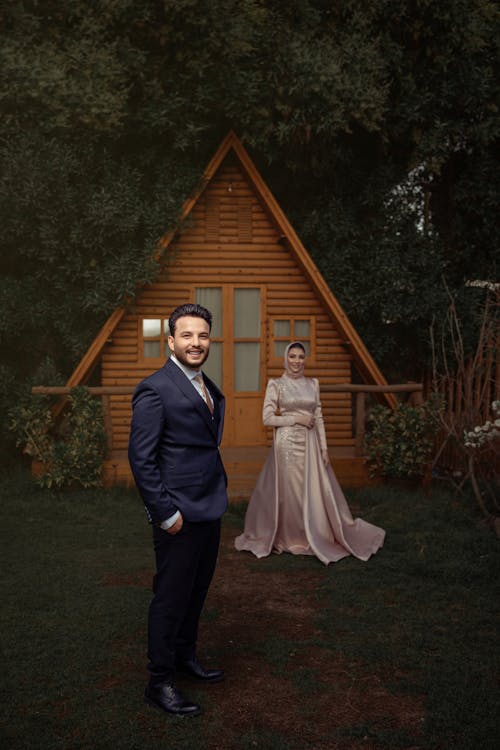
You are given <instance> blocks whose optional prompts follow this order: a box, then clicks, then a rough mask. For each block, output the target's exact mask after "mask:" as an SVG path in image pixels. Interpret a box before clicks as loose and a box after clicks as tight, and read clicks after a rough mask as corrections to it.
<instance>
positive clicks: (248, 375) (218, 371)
mask: <svg viewBox="0 0 500 750" xmlns="http://www.w3.org/2000/svg"><path fill="white" fill-rule="evenodd" d="M194 297H195V301H196V302H198V303H199V304H201V305H204V306H205V307H207V308H208V309H209V310H210V311H211V312H212V313H213V324H212V335H211V345H210V356H209V358H208V360H207V362H206V364H205V365H204V368H203V369H204V370H205V372H206V373H207V375H208V376H209V377H210V378H212V380H214V381H215V382H216V383H217V385H218V386H219V387H220V388H221V390H222V391H223V393H224V395H225V397H226V419H225V427H224V441H223V444H224V445H225V446H242V445H263V444H264V443H265V431H264V427H263V425H262V401H263V397H264V391H265V368H264V361H263V352H264V349H265V347H264V342H265V327H264V321H265V316H264V299H263V293H262V289H261V288H260V287H250V286H245V285H241V286H239V285H233V284H227V285H224V286H221V287H196V289H195V294H194Z"/></svg>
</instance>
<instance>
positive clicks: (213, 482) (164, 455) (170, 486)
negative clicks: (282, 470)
mask: <svg viewBox="0 0 500 750" xmlns="http://www.w3.org/2000/svg"><path fill="white" fill-rule="evenodd" d="M203 377H204V381H205V384H206V385H207V387H208V389H209V391H210V394H211V396H212V399H213V402H214V413H213V417H212V415H211V414H210V411H209V409H208V407H207V405H206V404H205V402H204V401H203V399H202V398H201V396H200V395H199V393H198V392H197V390H196V389H195V388H194V386H193V385H192V384H191V383H190V382H189V379H188V378H187V377H186V376H185V374H184V373H183V372H182V370H181V369H180V368H179V367H178V366H177V365H176V364H175V363H174V362H172V361H170V360H167V362H166V363H165V365H164V366H163V367H162V368H161V370H158V371H157V372H155V373H153V374H152V375H150V376H149V377H148V378H145V380H143V381H142V382H141V383H139V385H138V386H137V388H136V389H135V392H134V395H133V397H132V406H133V414H132V424H131V428H130V441H129V452H128V455H129V462H130V467H131V469H132V473H133V475H134V479H135V482H136V484H137V487H138V489H139V492H140V494H141V496H142V499H143V500H144V504H145V506H146V512H147V515H148V518H149V521H150V522H152V523H154V524H159V523H162V522H163V521H165V520H166V519H167V518H169V517H170V516H172V515H173V514H174V513H175V512H176V511H177V510H179V511H180V512H181V514H182V516H183V518H184V519H185V520H186V521H212V520H215V519H217V518H220V517H221V516H222V514H223V513H224V511H225V510H226V508H227V491H226V487H227V477H226V472H225V470H224V466H223V464H222V460H221V457H220V454H219V445H220V441H221V438H222V429H223V425H224V396H223V395H222V393H221V392H220V390H219V389H218V388H217V386H216V385H215V383H213V382H212V381H211V380H210V379H209V378H207V377H206V376H205V375H204V376H203Z"/></svg>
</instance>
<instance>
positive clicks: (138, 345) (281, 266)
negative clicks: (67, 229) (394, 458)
mask: <svg viewBox="0 0 500 750" xmlns="http://www.w3.org/2000/svg"><path fill="white" fill-rule="evenodd" d="M200 185H201V187H200V188H199V189H198V190H197V192H196V194H195V195H193V196H192V197H191V198H190V199H189V200H187V202H186V203H185V205H184V209H183V219H185V220H188V221H185V222H183V224H182V226H183V228H182V229H181V230H180V231H178V232H176V233H169V234H167V235H165V237H164V238H163V239H162V241H161V252H162V255H161V257H162V259H163V260H162V262H161V270H160V273H159V276H158V278H157V280H156V282H155V283H153V284H151V285H148V286H146V287H145V288H143V289H142V291H141V292H140V294H139V295H138V296H137V299H136V302H135V304H134V305H133V307H131V308H130V309H121V308H120V309H117V310H116V311H115V312H114V313H113V314H112V315H111V316H110V318H109V320H108V321H107V322H106V323H105V325H104V326H103V328H102V330H101V331H100V332H99V334H98V336H97V337H96V339H95V340H94V342H93V343H92V345H91V346H90V347H89V349H88V351H87V353H86V354H85V356H84V357H83V359H82V360H81V362H80V363H79V365H78V367H77V368H76V370H75V372H74V373H73V375H72V376H71V378H70V379H69V381H68V383H67V385H68V386H75V385H81V384H84V383H85V382H86V381H87V379H88V377H89V375H90V373H91V372H92V371H93V369H94V367H95V365H96V364H97V363H98V361H99V360H100V363H101V379H102V386H122V387H123V386H128V387H133V386H135V385H136V384H137V383H138V382H139V381H140V380H141V379H142V378H143V377H145V376H146V375H148V374H150V373H151V372H153V371H154V370H156V369H158V368H159V367H161V365H162V364H163V363H164V361H165V357H166V356H167V355H168V348H167V343H166V338H167V320H168V316H169V314H170V312H171V311H172V310H173V308H174V307H176V306H177V305H179V304H182V303H184V302H193V301H195V302H200V303H201V304H204V305H205V306H206V307H208V308H209V309H210V310H211V311H212V312H213V314H214V324H213V329H212V344H211V352H210V358H209V360H208V362H207V363H206V366H205V368H204V369H205V370H206V371H207V374H209V376H210V377H211V378H213V379H214V380H215V381H216V382H217V383H218V384H219V385H220V386H221V388H222V390H223V391H224V393H225V396H226V403H227V406H226V422H225V432H224V441H223V446H222V447H223V451H224V452H225V462H226V464H227V465H228V463H229V465H228V470H229V471H228V473H229V474H230V475H231V472H232V471H233V472H235V473H237V472H239V474H240V475H247V476H248V478H249V482H252V481H253V475H255V472H256V471H257V470H258V468H259V466H260V465H261V464H262V462H263V459H264V455H265V450H264V449H265V448H266V446H269V445H270V444H271V439H272V432H271V431H270V430H266V429H265V428H264V427H263V425H262V417H261V415H262V403H263V397H264V392H265V387H266V382H267V380H268V378H269V377H276V376H278V375H280V374H281V373H282V371H283V366H282V363H283V351H284V348H285V346H286V345H287V343H289V342H290V341H292V340H297V339H298V340H300V341H302V342H304V344H305V345H306V347H307V349H308V353H309V357H308V362H307V374H308V375H310V376H313V377H318V378H319V380H320V384H321V386H325V387H327V386H328V385H329V384H340V383H343V384H345V383H351V382H352V370H353V368H354V369H355V370H356V371H357V372H358V374H359V376H360V377H361V379H362V380H363V381H364V382H365V383H367V384H372V385H386V381H385V379H384V378H383V376H382V374H381V372H380V371H379V369H378V367H377V366H376V364H375V362H374V361H373V359H372V357H371V356H370V354H369V352H368V351H367V349H366V347H365V346H364V344H363V342H362V341H361V339H360V337H359V336H358V334H357V333H356V331H355V330H354V328H353V326H352V325H351V323H350V322H349V320H348V318H347V316H346V314H345V313H344V312H343V310H342V309H341V307H340V305H339V303H338V302H337V300H336V299H335V297H334V295H333V293H332V291H331V290H330V289H329V287H328V286H327V284H326V282H325V281H324V279H323V278H322V276H321V274H320V273H319V271H318V269H317V268H316V266H315V264H314V263H313V261H312V260H311V258H310V256H309V254H308V253H307V251H306V250H305V248H304V246H303V245H302V243H301V241H300V240H299V238H298V236H297V234H296V233H295V231H294V230H293V228H292V226H291V225H290V223H289V222H288V220H287V218H286V217H285V215H284V213H283V211H282V210H281V208H280V207H279V205H278V204H277V202H276V200H275V199H274V197H273V196H272V194H271V192H270V191H269V189H268V187H267V186H266V184H265V183H264V181H263V179H262V177H261V176H260V174H259V172H258V171H257V169H256V167H255V165H254V164H253V162H252V161H251V159H250V157H249V155H248V153H247V152H246V150H245V149H244V147H243V146H242V144H241V142H240V141H239V139H238V138H237V137H236V135H235V134H234V133H232V132H231V133H229V134H228V136H227V137H226V138H225V140H224V141H223V142H222V144H221V145H220V147H219V149H218V150H217V152H216V154H215V155H214V157H213V158H212V160H211V162H210V163H209V165H208V167H207V169H206V171H205V174H204V179H203V180H202V182H201V183H200ZM327 390H328V389H327V388H326V390H325V392H324V393H323V395H322V403H323V411H324V418H325V426H326V431H327V437H328V442H329V447H330V450H331V452H332V458H333V463H334V466H335V467H336V469H337V473H338V474H339V478H340V479H341V480H342V479H343V478H345V477H347V480H348V479H349V477H348V474H349V471H347V473H346V470H345V467H346V466H351V468H352V466H353V465H354V463H355V462H356V459H355V457H354V450H353V446H354V437H353V410H352V394H350V393H342V392H335V393H333V392H327ZM385 398H386V400H387V401H388V403H390V404H391V405H393V404H394V401H393V398H394V397H392V396H390V395H386V396H385ZM130 402H131V399H130V395H112V396H110V397H109V401H108V408H107V429H108V441H109V456H108V458H107V459H106V460H105V462H104V477H105V481H106V483H107V484H112V483H114V482H117V481H118V482H124V481H130V473H129V468H128V462H127V456H126V450H127V443H128V434H129V425H130V415H131V406H130ZM336 457H337V459H336ZM341 459H342V461H343V465H344V471H342V466H340V463H338V462H340V461H341ZM336 460H337V465H336ZM359 460H360V459H358V461H359ZM245 462H246V463H245ZM361 463H362V461H361ZM359 465H360V466H361V464H359ZM360 470H361V474H362V475H364V476H366V471H364V470H362V469H360ZM351 473H352V472H351ZM251 475H252V476H251ZM344 475H345V476H344ZM240 478H241V477H240ZM351 483H353V482H351ZM354 483H356V482H354Z"/></svg>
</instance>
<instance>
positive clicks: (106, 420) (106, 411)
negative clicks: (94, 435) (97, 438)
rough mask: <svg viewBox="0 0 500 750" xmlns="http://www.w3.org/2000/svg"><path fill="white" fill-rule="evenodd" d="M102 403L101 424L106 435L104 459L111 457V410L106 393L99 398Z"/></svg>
mask: <svg viewBox="0 0 500 750" xmlns="http://www.w3.org/2000/svg"><path fill="white" fill-rule="evenodd" d="M101 402H102V422H103V425H104V432H105V433H106V441H107V446H106V458H109V457H110V455H111V448H112V442H113V423H112V421H111V408H110V397H109V395H108V394H107V393H103V394H102V396H101Z"/></svg>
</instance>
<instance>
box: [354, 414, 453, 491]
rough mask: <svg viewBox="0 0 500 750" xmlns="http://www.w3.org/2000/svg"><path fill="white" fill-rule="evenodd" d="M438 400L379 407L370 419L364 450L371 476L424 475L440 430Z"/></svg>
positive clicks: (403, 476) (407, 476) (405, 476)
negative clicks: (393, 407)
mask: <svg viewBox="0 0 500 750" xmlns="http://www.w3.org/2000/svg"><path fill="white" fill-rule="evenodd" d="M438 411H439V404H438V403H437V401H436V400H430V401H427V402H426V403H425V404H423V405H421V406H409V405H408V404H398V406H397V407H396V409H389V408H388V407H386V406H381V405H379V406H376V407H375V408H374V409H373V411H372V413H371V414H370V416H369V418H368V430H367V434H366V438H365V449H366V454H367V456H368V459H369V462H370V472H371V474H372V475H374V474H380V475H382V476H385V477H394V478H414V477H423V475H424V473H425V470H426V467H427V466H428V464H429V461H430V459H431V457H432V453H433V449H434V439H435V435H436V433H437V429H438V423H437V413H438Z"/></svg>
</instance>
